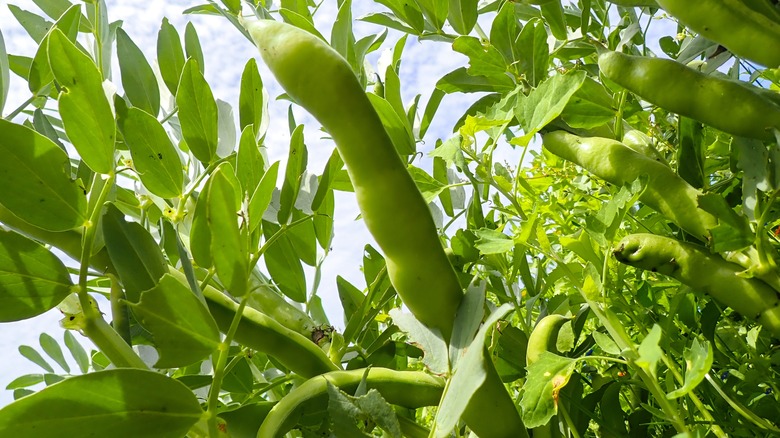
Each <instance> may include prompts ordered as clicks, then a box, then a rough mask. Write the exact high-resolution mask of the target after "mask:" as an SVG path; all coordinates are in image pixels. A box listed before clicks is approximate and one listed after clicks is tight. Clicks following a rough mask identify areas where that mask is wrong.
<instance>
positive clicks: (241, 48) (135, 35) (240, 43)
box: [0, 0, 476, 406]
mask: <svg viewBox="0 0 780 438" xmlns="http://www.w3.org/2000/svg"><path fill="white" fill-rule="evenodd" d="M3 3H4V4H3V5H2V7H0V30H1V31H2V33H3V36H4V38H5V43H6V49H7V51H8V52H9V53H11V54H15V55H26V56H32V55H33V54H34V53H35V50H36V47H37V45H36V43H35V42H34V41H33V40H32V38H30V37H29V36H28V35H27V34H26V32H25V31H24V30H23V29H22V28H21V26H19V25H18V24H17V22H16V20H15V19H14V17H13V16H12V15H11V13H10V12H9V10H8V8H7V4H9V3H10V4H14V5H16V6H19V7H20V8H22V9H25V10H29V11H33V12H36V13H40V11H39V10H38V8H37V7H36V6H35V4H34V3H33V2H32V1H31V0H11V1H8V2H5V1H4V2H3ZM107 3H108V11H109V20H110V21H115V20H122V21H123V26H122V27H123V29H124V30H125V31H126V32H127V33H128V34H129V35H130V37H131V38H132V39H133V40H134V41H135V43H136V44H137V45H138V46H139V47H140V48H141V49H142V50H143V51H144V53H145V54H146V55H147V59H149V60H150V61H151V60H153V59H155V47H156V38H157V31H158V29H159V27H160V23H161V21H162V18H163V17H167V18H168V19H169V20H170V21H171V23H172V24H173V25H174V26H175V27H176V28H177V30H179V32H180V33H181V34H183V32H184V26H185V25H186V23H187V22H188V21H192V22H193V24H194V25H195V27H196V29H197V31H198V34H199V36H200V41H201V44H202V46H203V52H204V56H205V64H206V65H205V76H206V79H207V80H208V82H209V84H210V85H211V87H212V89H213V91H214V95H215V97H217V98H219V99H221V100H224V101H226V102H228V103H230V104H231V105H232V106H233V107H234V111H235V113H236V114H237V110H236V107H237V102H238V91H239V86H238V84H239V78H240V75H241V71H242V70H243V66H244V64H245V63H246V61H247V60H248V59H249V58H250V57H256V56H257V52H256V48H255V47H254V46H252V45H251V43H249V41H248V40H246V39H245V38H244V37H243V36H242V35H241V34H239V32H238V31H237V30H236V29H234V28H233V27H232V26H231V25H230V24H229V23H228V22H227V21H226V20H224V19H222V18H219V17H212V16H202V15H194V16H193V15H189V16H184V15H182V14H181V12H182V11H183V10H185V9H186V8H188V7H191V6H194V5H197V4H200V3H202V2H201V1H197V0H166V1H141V0H130V1H128V0H125V1H117V0H108V1H107ZM335 5H336V1H335V0H333V1H325V2H324V4H323V5H322V6H321V7H320V9H319V11H318V12H317V14H316V16H315V20H316V22H317V23H318V29H319V30H320V31H321V32H322V33H323V34H324V35H326V36H327V35H328V34H329V33H330V24H329V23H332V22H333V20H334V17H335V14H336V8H335ZM379 8H381V7H378V6H376V5H374V4H373V2H366V1H355V2H354V6H353V16H354V17H355V18H358V17H361V16H363V15H365V14H366V13H368V12H371V11H372V10H381V9H379ZM41 15H43V14H42V13H41ZM354 26H355V33H356V35H357V37H358V38H359V37H362V36H365V35H368V34H370V33H378V32H381V31H382V29H381V28H379V27H378V26H374V25H371V24H367V23H363V22H360V21H355V24H354ZM399 37H400V34H398V33H396V32H391V34H390V35H389V36H388V38H387V40H386V42H385V44H384V45H383V47H382V50H384V49H387V48H391V47H392V46H393V45H394V44H395V42H396V41H397V39H398V38H399ZM380 54H381V50H380V52H379V53H374V54H373V55H372V56H371V57H370V58H369V61H370V62H371V64H372V65H373V66H374V67H376V63H377V60H378V57H379V56H380ZM259 64H261V74H262V76H263V79H264V82H265V85H266V88H267V90H268V93H269V95H270V96H271V98H272V99H273V98H275V97H276V96H277V95H279V94H280V93H281V89H280V88H279V87H278V86H277V85H276V83H275V81H274V80H273V78H272V76H271V75H270V73H269V72H268V71H267V70H265V69H264V67H263V66H262V63H259ZM465 64H466V58H465V57H463V56H461V55H459V54H457V53H454V52H452V51H451V50H449V48H448V47H446V46H445V45H444V43H434V42H418V41H416V39H413V38H409V40H408V41H407V44H406V49H405V51H404V57H403V63H402V67H401V80H402V84H403V97H404V101H405V102H406V103H407V104H408V103H409V102H411V100H412V99H413V98H414V96H415V95H416V94H421V95H422V102H423V103H424V102H425V100H426V99H427V97H428V96H429V95H430V93H431V91H432V90H433V88H434V85H435V83H436V81H437V80H438V79H439V78H440V77H441V76H442V75H444V74H445V73H447V72H449V71H451V70H453V69H455V68H456V67H459V66H462V65H465ZM113 72H114V76H113V78H112V79H113V81H114V82H115V83H116V85H117V86H118V87H120V88H121V85H120V83H119V82H120V81H119V72H118V67H117V66H116V65H114V68H113ZM11 90H12V91H11V94H10V96H9V98H8V102H7V103H6V106H5V110H4V112H3V113H4V114H8V113H9V112H10V111H12V110H13V109H15V108H16V107H17V106H18V105H19V104H21V103H22V102H24V101H25V100H26V99H27V98H28V97H29V95H28V94H27V86H26V84H25V83H24V82H23V81H22V80H21V79H19V78H18V77H16V76H15V75H13V74H12V83H11ZM475 98H476V97H475V96H473V95H471V96H470V95H451V96H447V97H445V99H444V101H443V103H442V105H441V109H440V111H439V113H438V114H437V116H436V118H435V119H434V121H433V124H432V125H431V128H430V130H429V133H428V135H427V136H426V142H425V144H424V145H420V146H419V149H420V150H423V151H428V150H430V149H431V148H432V145H433V144H434V143H435V140H436V139H437V138H442V139H446V138H448V136H449V134H450V127H451V126H452V125H453V123H454V121H455V120H457V119H458V118H459V117H460V116H461V115H462V113H463V112H464V111H465V109H466V108H467V107H468V106H469V105H470V103H471V102H473V100H474V99H475ZM287 108H288V106H287V104H285V103H283V102H272V104H271V107H270V120H271V124H270V128H269V131H268V136H267V141H266V146H267V148H268V156H269V158H270V160H271V161H272V162H273V161H276V160H282V163H281V164H282V165H284V158H285V157H286V155H287V149H288V144H289V132H288V130H287V119H286V117H287V116H286V114H287ZM295 116H296V119H297V120H298V122H299V123H304V124H306V125H307V129H306V131H305V134H306V143H307V146H308V149H309V169H310V171H311V172H314V173H318V174H319V173H321V172H322V169H323V168H324V165H325V163H326V161H327V159H328V157H329V156H330V153H331V151H332V148H333V144H332V143H331V142H329V141H322V140H320V137H321V132H320V131H319V125H318V124H317V123H316V122H314V121H313V119H312V118H311V117H310V116H308V114H306V113H305V112H304V111H302V110H301V109H300V108H296V109H295ZM17 121H20V119H17ZM426 161H427V160H424V161H423V162H422V163H421V164H420V166H421V167H424V168H427V167H428V166H427V164H428V163H427V162H426ZM282 173H283V172H282ZM358 214H359V212H358V209H357V206H356V205H355V203H354V200H353V195H352V194H349V193H337V198H336V214H335V217H336V223H335V231H334V241H333V245H332V248H333V250H332V252H331V253H330V254H329V255H328V257H327V259H326V261H325V262H324V264H323V269H322V278H321V281H320V287H319V292H318V293H319V295H320V296H321V297H322V299H323V300H324V301H325V306H326V311H327V312H328V314H329V316H330V319H331V323H333V324H334V325H336V326H337V327H340V328H343V323H342V317H341V307H340V304H339V302H338V294H337V292H336V288H335V278H336V275H341V276H343V277H345V278H346V279H347V280H349V281H350V282H352V283H353V284H355V285H356V286H358V287H363V286H364V284H363V276H362V273H361V272H360V264H361V261H362V252H363V246H364V245H365V244H366V243H373V239H372V238H371V236H370V235H369V234H368V233H367V232H366V231H365V228H364V226H363V224H362V222H359V221H355V220H354V219H355V218H356V217H357V216H358ZM374 246H375V245H374ZM312 279H313V270H308V271H307V281H308V283H309V285H311V283H312ZM107 310H108V309H104V312H106V311H107ZM60 317H61V315H60V313H59V312H58V311H57V310H56V309H55V310H52V311H50V312H47V313H46V314H44V315H41V316H39V317H36V318H32V319H29V320H26V321H20V322H14V323H7V324H3V326H1V327H0V352H1V353H2V355H3V360H2V361H0V406H2V405H5V404H7V403H9V402H11V401H12V395H11V392H10V391H6V390H5V387H6V385H7V384H8V383H9V382H10V381H11V380H13V379H14V378H16V377H18V376H20V375H22V374H27V373H41V372H43V370H42V369H40V368H39V367H37V366H36V365H34V364H32V363H31V362H29V361H28V360H27V359H25V358H23V357H22V356H21V355H20V354H19V353H18V351H17V349H18V347H19V345H25V344H26V345H31V346H34V347H36V348H38V337H39V335H40V333H42V332H47V333H49V334H50V335H52V336H53V337H54V338H55V339H57V340H59V341H61V340H62V336H63V330H62V329H61V328H60V327H59V325H58V321H59V319H60ZM77 338H78V339H79V340H81V341H82V343H83V344H84V345H85V347H86V346H88V345H90V344H89V342H88V340H87V339H86V338H83V337H81V336H79V335H77ZM66 356H67V354H66ZM50 362H51V361H50ZM72 368H73V369H76V367H72ZM55 369H56V366H55Z"/></svg>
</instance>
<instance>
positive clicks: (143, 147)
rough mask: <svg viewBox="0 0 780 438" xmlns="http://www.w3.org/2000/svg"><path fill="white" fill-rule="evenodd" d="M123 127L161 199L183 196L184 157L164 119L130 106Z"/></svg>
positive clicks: (135, 159)
mask: <svg viewBox="0 0 780 438" xmlns="http://www.w3.org/2000/svg"><path fill="white" fill-rule="evenodd" d="M123 127H124V128H123V130H122V131H123V133H124V136H125V142H126V143H127V146H128V147H129V148H130V154H131V155H132V156H133V164H134V166H135V168H136V170H137V171H138V175H139V176H140V178H141V182H142V183H144V186H146V188H147V189H149V191H150V192H152V193H154V194H155V195H157V196H159V197H161V198H175V197H178V196H179V195H181V190H182V184H183V181H184V176H183V175H182V164H181V160H180V159H179V154H178V153H177V152H176V149H175V148H174V147H173V144H172V143H171V139H170V138H169V137H168V134H167V133H166V132H165V128H163V126H162V125H161V124H160V122H158V121H157V119H156V118H155V117H154V116H152V115H150V114H149V113H147V112H145V111H142V110H140V109H138V108H129V109H128V110H127V117H126V118H125V121H124V125H123Z"/></svg>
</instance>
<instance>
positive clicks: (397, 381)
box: [257, 368, 444, 438]
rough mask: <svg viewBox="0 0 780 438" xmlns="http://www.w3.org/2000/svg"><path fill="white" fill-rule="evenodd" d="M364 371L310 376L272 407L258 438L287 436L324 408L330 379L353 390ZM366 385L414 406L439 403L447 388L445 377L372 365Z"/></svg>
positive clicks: (395, 401) (394, 401) (397, 402)
mask: <svg viewBox="0 0 780 438" xmlns="http://www.w3.org/2000/svg"><path fill="white" fill-rule="evenodd" d="M365 371H366V370H365V369H357V370H350V371H333V372H329V373H326V374H322V375H320V376H317V377H313V378H311V379H309V380H307V381H306V382H304V383H303V384H302V385H301V386H299V387H297V388H295V389H293V390H292V391H290V393H289V394H287V395H286V396H284V397H283V398H282V399H281V400H280V401H279V402H278V403H277V404H276V406H274V407H273V408H272V409H271V411H270V412H269V413H268V416H267V417H266V418H265V421H264V422H263V424H262V426H260V430H259V431H258V432H257V438H278V437H281V436H284V434H285V433H287V432H288V431H290V430H291V429H293V428H294V427H295V425H296V424H297V422H298V420H299V419H300V418H301V417H302V416H303V415H305V414H306V413H307V412H310V411H313V412H315V413H316V412H321V411H322V410H323V408H322V407H323V406H324V405H326V404H327V402H328V382H330V383H331V384H333V385H334V386H336V387H338V388H339V389H341V390H342V391H346V392H349V393H354V391H355V390H356V389H357V387H358V385H359V384H360V382H361V380H362V379H363V375H364V374H365ZM366 386H367V388H368V389H376V390H377V391H379V393H380V394H382V397H383V398H384V399H385V400H386V401H387V402H388V403H390V404H394V405H400V406H404V407H406V408H412V409H415V408H419V407H423V406H435V405H437V404H438V403H439V399H441V394H442V391H444V380H443V379H440V378H438V377H433V376H431V375H429V374H426V373H423V372H421V371H395V370H390V369H386V368H371V369H370V370H369V371H368V376H367V377H366Z"/></svg>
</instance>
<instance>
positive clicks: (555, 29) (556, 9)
mask: <svg viewBox="0 0 780 438" xmlns="http://www.w3.org/2000/svg"><path fill="white" fill-rule="evenodd" d="M540 7H541V9H542V17H544V20H545V21H547V25H548V26H550V32H552V34H553V36H554V37H555V38H557V39H559V40H561V41H565V40H566V39H567V36H568V31H567V30H566V16H565V14H564V13H563V2H561V1H559V0H552V1H548V2H544V3H542V4H541V5H540Z"/></svg>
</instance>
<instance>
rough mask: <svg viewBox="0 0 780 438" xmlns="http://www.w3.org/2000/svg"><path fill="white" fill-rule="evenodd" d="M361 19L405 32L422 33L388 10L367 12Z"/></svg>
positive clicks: (411, 33)
mask: <svg viewBox="0 0 780 438" xmlns="http://www.w3.org/2000/svg"><path fill="white" fill-rule="evenodd" d="M359 20H360V21H365V22H366V23H372V24H377V25H379V26H385V27H387V28H390V29H395V30H398V31H401V32H403V33H405V34H410V35H417V34H419V33H420V31H418V30H416V29H412V28H411V27H409V26H407V25H406V23H404V22H403V21H402V20H399V19H398V17H396V16H394V15H393V14H390V13H387V12H379V13H372V14H366V15H364V16H363V17H360V19H359Z"/></svg>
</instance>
